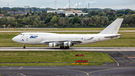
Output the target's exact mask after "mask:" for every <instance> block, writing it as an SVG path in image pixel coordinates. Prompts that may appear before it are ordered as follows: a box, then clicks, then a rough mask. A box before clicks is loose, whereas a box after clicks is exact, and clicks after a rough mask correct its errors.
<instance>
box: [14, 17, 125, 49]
mask: <svg viewBox="0 0 135 76" xmlns="http://www.w3.org/2000/svg"><path fill="white" fill-rule="evenodd" d="M122 21H123V18H118V19H116V20H115V21H114V22H113V23H111V24H110V25H109V26H108V27H106V28H105V29H104V30H103V31H101V32H100V33H99V34H55V33H21V34H19V35H18V36H16V37H14V38H13V39H12V40H13V41H15V42H18V43H22V44H23V45H24V46H23V48H25V44H32V45H49V47H56V46H60V48H61V49H63V48H69V47H71V46H74V45H76V44H91V43H96V42H101V41H106V40H111V39H117V38H119V37H120V36H121V35H120V34H117V33H118V31H119V28H120V26H121V24H122Z"/></svg>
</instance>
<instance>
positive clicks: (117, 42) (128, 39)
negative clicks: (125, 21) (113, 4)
mask: <svg viewBox="0 0 135 76" xmlns="http://www.w3.org/2000/svg"><path fill="white" fill-rule="evenodd" d="M97 33H98V32H87V33H85V32H59V34H97ZM18 34H19V33H13V32H9V33H5V32H1V33H0V47H22V46H23V45H22V44H20V43H16V42H14V41H12V38H13V37H14V36H16V35H18ZM120 34H121V35H122V36H121V37H120V38H119V39H114V40H109V41H103V42H99V43H93V44H86V45H75V46H74V47H135V33H134V32H120ZM26 47H48V45H26Z"/></svg>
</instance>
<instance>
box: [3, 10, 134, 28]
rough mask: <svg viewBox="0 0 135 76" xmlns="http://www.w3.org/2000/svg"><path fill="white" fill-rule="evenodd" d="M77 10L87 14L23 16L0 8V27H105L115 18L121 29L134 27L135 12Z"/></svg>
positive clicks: (42, 12) (36, 14)
mask: <svg viewBox="0 0 135 76" xmlns="http://www.w3.org/2000/svg"><path fill="white" fill-rule="evenodd" d="M12 10H15V8H14V9H12ZM79 10H82V11H83V12H86V13H88V14H87V15H85V16H77V15H75V16H74V15H70V16H65V15H64V14H58V13H46V11H35V12H32V11H30V12H29V13H27V14H23V15H9V14H8V11H7V10H3V9H2V8H0V14H4V15H5V17H2V18H0V27H19V28H21V27H37V28H38V27H40V28H41V27H45V28H51V27H57V28H58V27H59V28H63V27H67V28H72V27H76V28H77V27H84V28H86V27H106V26H107V25H109V24H110V23H111V22H113V21H114V20H115V19H116V18H124V21H123V23H122V27H135V11H133V10H130V9H125V10H117V11H116V10H113V9H87V8H83V9H79ZM16 11H17V9H16Z"/></svg>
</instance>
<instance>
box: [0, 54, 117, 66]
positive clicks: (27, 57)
mask: <svg viewBox="0 0 135 76" xmlns="http://www.w3.org/2000/svg"><path fill="white" fill-rule="evenodd" d="M77 54H83V55H84V56H83V57H78V56H76V55H77ZM76 60H88V62H89V64H88V65H102V64H103V63H115V62H114V61H113V60H112V59H111V58H110V57H109V55H108V54H107V53H103V52H73V51H26V52H23V51H2V52H0V66H5V65H7V66H20V65H21V66H26V65H28V66H33V65H34V66H36V65H37V66H39V65H41V66H44V65H45V66H65V65H67V66H68V65H69V66H70V65H73V64H72V63H74V62H75V61H76ZM17 62H18V63H17ZM21 62H22V63H21ZM24 62H26V63H24ZM29 62H32V63H29ZM37 62H38V63H37ZM43 62H44V63H43ZM9 63H10V64H9ZM79 65H81V64H79Z"/></svg>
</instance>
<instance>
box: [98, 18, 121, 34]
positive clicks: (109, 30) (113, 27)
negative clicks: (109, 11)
mask: <svg viewBox="0 0 135 76" xmlns="http://www.w3.org/2000/svg"><path fill="white" fill-rule="evenodd" d="M122 21H123V18H117V19H116V20H115V21H114V22H113V23H111V24H110V25H109V26H108V27H106V28H105V29H104V30H103V31H101V32H100V33H99V34H117V33H118V31H119V28H120V26H121V24H122Z"/></svg>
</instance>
